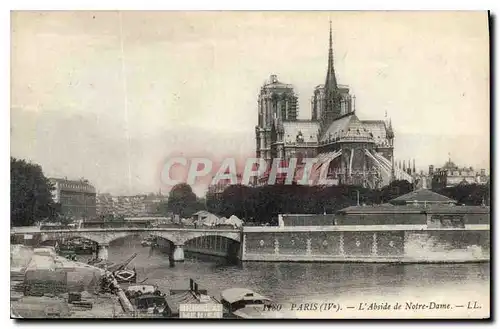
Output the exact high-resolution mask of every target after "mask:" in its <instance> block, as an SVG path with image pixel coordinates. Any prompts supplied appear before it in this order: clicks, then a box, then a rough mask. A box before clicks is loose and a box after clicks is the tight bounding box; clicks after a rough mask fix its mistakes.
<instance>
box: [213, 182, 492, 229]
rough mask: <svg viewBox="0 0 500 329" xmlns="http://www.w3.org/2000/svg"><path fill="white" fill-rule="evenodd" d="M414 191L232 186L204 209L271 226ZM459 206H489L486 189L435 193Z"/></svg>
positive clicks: (401, 187)
mask: <svg viewBox="0 0 500 329" xmlns="http://www.w3.org/2000/svg"><path fill="white" fill-rule="evenodd" d="M413 190H414V187H413V185H412V184H411V183H409V182H408V181H406V180H399V181H394V182H392V183H391V184H389V185H388V186H385V187H383V188H381V189H375V190H372V189H368V188H363V187H359V186H347V185H344V186H342V185H341V186H328V187H327V186H301V185H267V186H261V187H255V188H252V187H248V186H243V185H232V186H229V187H227V188H226V189H225V190H224V192H223V193H222V195H221V196H219V197H218V196H217V195H207V203H206V204H207V210H208V211H210V212H213V213H215V214H218V215H221V216H226V217H228V216H230V215H233V214H234V215H236V216H238V217H239V218H244V219H245V220H246V221H247V222H248V221H250V222H255V223H274V222H275V221H276V219H277V216H278V214H286V213H289V214H290V213H301V214H317V213H334V212H336V211H337V210H340V209H342V208H345V207H348V206H352V205H356V204H358V203H359V204H368V205H369V204H380V203H385V202H388V201H389V200H391V199H394V198H397V197H398V196H401V195H403V194H406V193H409V192H411V191H413ZM435 192H437V193H440V194H443V195H445V196H448V197H450V198H452V199H454V200H456V201H458V203H459V204H465V205H481V204H483V203H485V204H487V205H489V200H490V186H489V184H487V185H475V184H473V185H459V186H455V187H450V188H445V189H441V190H436V191H435Z"/></svg>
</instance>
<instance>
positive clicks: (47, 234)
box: [11, 227, 241, 261]
mask: <svg viewBox="0 0 500 329" xmlns="http://www.w3.org/2000/svg"><path fill="white" fill-rule="evenodd" d="M25 234H32V235H40V236H41V241H47V240H56V241H57V240H62V239H72V238H84V239H87V240H91V241H93V242H95V243H97V246H98V257H99V258H101V259H107V258H108V248H109V243H110V242H112V241H114V240H117V239H121V238H125V237H127V236H133V235H139V236H142V237H143V238H145V237H147V236H149V235H152V236H156V237H160V238H163V239H166V240H168V241H170V242H171V243H172V244H173V245H174V246H175V248H174V252H173V258H174V260H175V261H183V260H184V244H185V243H186V242H187V241H189V240H192V239H196V238H200V237H204V236H221V237H225V238H227V239H231V240H234V241H237V242H240V241H241V231H240V230H238V229H203V228H202V229H200V228H81V229H57V230H40V229H38V228H35V227H33V228H32V229H27V228H19V229H17V228H12V229H11V236H12V235H25Z"/></svg>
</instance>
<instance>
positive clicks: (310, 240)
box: [241, 225, 490, 263]
mask: <svg viewBox="0 0 500 329" xmlns="http://www.w3.org/2000/svg"><path fill="white" fill-rule="evenodd" d="M468 226H469V227H466V228H465V229H428V228H427V227H426V225H390V226H389V225H388V226H384V225H372V226H368V225H363V226H352V225H349V226H311V227H305V226H302V227H281V228H280V227H246V228H244V230H243V241H242V244H241V260H242V261H287V262H293V261H301V262H394V263H399V262H408V263H411V262H418V263H426V262H450V263H452V262H453V263H455V262H481V261H489V260H490V228H489V225H468Z"/></svg>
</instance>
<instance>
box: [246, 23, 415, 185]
mask: <svg viewBox="0 0 500 329" xmlns="http://www.w3.org/2000/svg"><path fill="white" fill-rule="evenodd" d="M297 116H298V105H297V96H296V94H295V92H294V88H293V85H290V84H286V83H283V82H281V81H279V80H278V77H277V76H276V75H271V77H270V79H269V81H267V82H266V83H265V84H264V85H263V86H262V88H261V90H260V93H259V96H258V125H257V126H256V127H255V139H256V156H257V158H262V159H264V160H265V161H266V163H267V165H268V168H270V166H271V164H272V162H273V159H282V160H283V161H285V162H286V161H288V160H290V159H291V158H297V163H298V164H300V163H302V161H301V159H303V158H317V159H318V161H319V163H320V165H322V166H327V171H326V172H327V177H328V179H329V181H330V182H332V184H334V185H339V184H346V185H359V186H364V187H370V188H379V187H381V186H384V185H387V184H389V183H390V182H391V181H392V180H394V179H406V180H408V181H410V182H411V181H412V177H411V175H410V174H409V173H408V172H406V171H404V170H401V168H399V167H398V166H395V164H394V132H393V130H392V124H391V122H390V121H386V120H360V119H359V118H358V117H357V116H356V97H355V96H353V95H351V94H350V92H349V86H346V85H342V84H339V83H337V77H336V75H335V66H334V57H333V43H332V28H331V25H330V39H329V48H328V68H327V72H326V80H325V84H322V85H318V86H317V87H316V88H315V89H314V91H313V94H312V98H311V119H310V120H300V119H298V118H297ZM268 174H269V171H268V172H267V173H266V174H264V175H263V176H262V177H261V178H260V179H259V180H258V184H265V182H266V177H267V175H268Z"/></svg>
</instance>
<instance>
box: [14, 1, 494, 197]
mask: <svg viewBox="0 0 500 329" xmlns="http://www.w3.org/2000/svg"><path fill="white" fill-rule="evenodd" d="M487 19H488V17H487V13H486V12H413V13H410V12H168V11H165V12H162V11H150V12H147V11H144V12H117V11H96V12H90V11H66V12H64V11H59V12H50V11H47V12H12V14H11V113H10V116H11V155H12V156H14V157H18V158H23V159H27V160H30V161H32V162H36V163H38V164H40V165H41V166H42V168H43V170H44V172H45V174H46V176H50V177H68V178H71V179H78V178H81V177H85V178H87V179H89V180H90V181H91V182H92V184H93V185H94V186H96V188H97V189H98V191H99V192H100V193H104V192H109V193H113V194H122V195H130V194H136V193H149V192H157V191H158V190H159V189H160V188H161V187H162V184H161V181H160V178H159V172H160V171H161V168H162V166H163V164H164V162H165V159H166V158H168V157H169V155H171V154H174V153H179V152H182V153H184V154H185V155H187V156H200V155H206V154H210V156H213V157H223V156H227V155H234V156H237V157H245V156H250V157H251V156H253V155H254V153H255V130H254V129H255V125H256V124H257V95H258V93H259V90H260V87H261V86H262V84H263V83H264V82H265V81H266V79H268V78H269V76H270V75H271V74H277V75H278V78H279V80H280V81H282V82H285V83H290V84H293V85H294V87H295V91H296V92H297V94H298V97H299V118H301V119H308V118H310V116H311V107H310V99H311V96H312V91H313V89H314V87H315V86H317V85H318V84H321V83H324V81H325V78H326V68H327V57H328V29H329V20H331V22H332V23H331V24H332V30H333V48H334V58H335V70H336V73H337V80H338V81H339V83H341V84H347V85H349V86H350V88H351V93H352V94H354V95H355V96H356V114H357V115H358V117H359V118H360V119H362V120H363V119H384V116H385V113H386V112H387V114H388V116H389V117H390V118H391V120H392V124H393V128H394V131H395V135H396V138H395V151H394V152H395V158H396V159H400V160H408V159H410V158H411V159H413V158H415V159H416V160H415V161H416V165H417V169H422V170H427V167H428V165H430V164H433V165H435V166H438V167H439V166H441V165H443V164H444V162H445V161H447V160H448V157H449V156H451V158H452V160H453V161H454V162H455V163H457V164H458V165H461V166H473V167H474V168H478V169H479V168H489V157H490V154H489V148H490V144H489V143H490V141H489V140H490V129H489V126H490V121H489V115H490V112H489V108H490V107H489V35H488V20H487ZM197 192H198V193H199V194H200V193H202V192H201V191H197Z"/></svg>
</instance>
